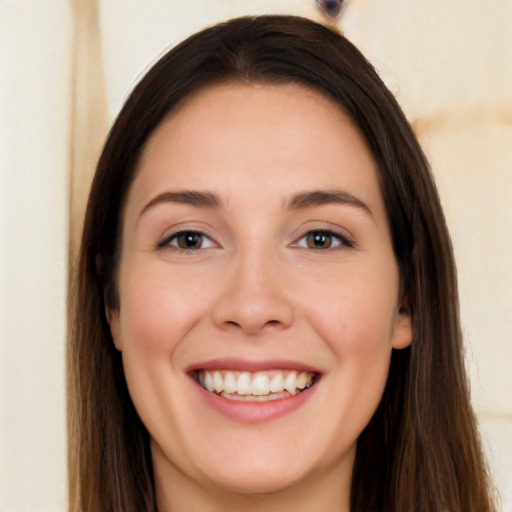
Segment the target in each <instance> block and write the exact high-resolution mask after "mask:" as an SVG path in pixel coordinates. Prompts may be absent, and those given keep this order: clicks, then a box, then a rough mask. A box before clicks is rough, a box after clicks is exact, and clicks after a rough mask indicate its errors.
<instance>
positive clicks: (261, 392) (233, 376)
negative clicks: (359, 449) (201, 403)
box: [197, 370, 314, 401]
mask: <svg viewBox="0 0 512 512" xmlns="http://www.w3.org/2000/svg"><path fill="white" fill-rule="evenodd" d="M237 376H238V378H237ZM197 379H198V381H199V383H200V384H201V386H203V388H205V389H206V390H208V391H210V392H212V393H213V392H214V393H217V394H218V395H222V396H225V397H226V398H231V399H234V400H237V399H242V400H246V399H251V400H256V401H257V400H268V399H277V398H283V397H286V396H289V395H296V394H297V393H298V392H300V391H302V390H304V389H306V388H308V387H309V386H311V385H312V384H313V381H314V375H313V374H312V373H310V372H305V371H304V372H300V373H299V372H297V371H295V370H292V371H288V370H271V371H270V372H269V373H266V372H257V373H250V372H240V373H239V372H234V371H227V370H226V371H222V370H215V371H214V372H210V371H201V372H197ZM285 390H286V391H285ZM286 392H287V393H286ZM283 393H285V395H282V394H283ZM226 395H229V396H226Z"/></svg>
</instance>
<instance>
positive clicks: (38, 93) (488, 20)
mask: <svg viewBox="0 0 512 512" xmlns="http://www.w3.org/2000/svg"><path fill="white" fill-rule="evenodd" d="M253 13H292V14H298V15H304V16H308V17H311V18H314V19H317V20H320V19H321V16H320V14H319V13H318V11H317V10H316V8H315V5H314V2H313V1H312V0H252V1H251V0H186V1H177V0H102V1H95V0H75V1H70V0H0V510H1V511H2V512H46V511H48V512H49V511H52V512H54V511H57V512H64V511H65V510H66V489H65V485H66V470H65V415H64V407H65V393H64V345H65V312H66V286H67V279H68V258H69V256H70V255H71V257H73V256H74V254H75V251H76V246H77V240H78V234H79V231H80V225H81V218H82V215H83V208H84V203H85V199H86V197H87V192H88V186H89V180H90V177H91V173H92V171H93V168H94V163H95V160H96V158H97V155H98V151H99V148H100V146H101V142H102V140H103V138H104V137H105V134H106V132H107V129H108V126H109V124H110V123H111V122H112V120H113V118H114V117H115V115H116V113H117V111H118V109H119V108H120V106H121V104H122V102H123V99H124V98H125V97H126V94H127V93H128V91H129V90H130V89H131V87H132V86H133V84H134V83H135V82H136V81H137V79H138V77H140V75H141V73H143V71H144V70H145V69H146V68H147V67H148V66H149V65H150V64H151V63H152V62H153V61H154V59H155V58H156V57H157V56H158V55H160V54H161V53H162V52H163V51H164V50H165V49H166V48H168V47H169V46H171V45H173V44H175V43H176V42H178V41H179V40H181V39H182V38H184V37H185V36H186V35H188V34H189V33H191V32H193V31H195V30H196V29H199V28H201V27H203V26H204V25H207V24H211V23H213V22H215V21H218V20H221V19H225V18H228V17H232V16H236V15H242V14H253ZM339 23H340V24H341V26H342V28H343V30H344V32H345V34H346V35H347V36H348V37H349V39H351V40H352V41H353V42H354V43H355V44H356V45H357V46H359V48H360V49H361V50H362V51H363V52H364V53H365V54H366V55H367V57H369V59H370V60H371V61H372V62H373V64H374V65H375V66H376V67H377V69H378V70H379V72H380V73H381V76H382V77H383V78H384V79H385V81H386V83H387V84H388V86H389V87H390V88H391V90H392V91H393V92H394V93H395V94H396V95H397V97H398V99H399V101H400V103H401V104H402V106H403V108H404V110H405V112H406V114H407V116H408V118H409V119H410V120H411V122H412V123H413V125H414V127H415V130H416V132H417V133H418V135H419V138H420V140H421V142H422V143H423V145H424V148H425V150H426V152H427V154H428V156H429V158H430V160H431V163H432V166H433V168H434V172H435V175H436V179H437V181H438V185H439V189H440V194H441V198H442V201H443V204H444V207H445V212H446V215H447V218H448V223H449V226H450V228H451V232H452V236H453V242H454V247H455V253H456V258H457V261H458V268H459V276H460V290H461V306H462V319H463V323H464V332H465V337H466V343H467V361H468V368H469V371H470V375H471V382H472V392H473V402H474V406H475V409H476V411H477V413H478V417H479V420H480V425H481V429H482V437H483V439H484V444H485V447H486V449H487V452H488V456H489V460H490V464H491V467H492V469H493V474H494V477H495V480H496V483H497V485H498V487H499V489H500V492H501V496H502V501H503V507H502V510H503V511H506V512H510V511H512V293H511V290H512V257H511V254H512V207H511V206H510V198H511V197H512V177H511V171H512V30H511V29H510V27H512V1H510V0H485V1H482V0H351V1H350V2H348V3H347V4H346V9H345V12H344V14H343V16H342V18H341V21H340V22H339Z"/></svg>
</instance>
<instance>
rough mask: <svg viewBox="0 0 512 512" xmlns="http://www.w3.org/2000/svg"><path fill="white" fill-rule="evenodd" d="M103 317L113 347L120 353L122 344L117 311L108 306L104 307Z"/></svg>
mask: <svg viewBox="0 0 512 512" xmlns="http://www.w3.org/2000/svg"><path fill="white" fill-rule="evenodd" d="M105 317H106V319H107V323H108V325H109V327H110V334H111V336H112V339H113V341H114V346H115V347H116V348H117V350H119V351H120V352H122V350H123V343H122V340H121V328H120V325H119V323H120V320H119V309H112V308H109V307H108V306H105Z"/></svg>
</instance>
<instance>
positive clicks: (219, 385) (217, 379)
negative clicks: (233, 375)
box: [213, 372, 224, 393]
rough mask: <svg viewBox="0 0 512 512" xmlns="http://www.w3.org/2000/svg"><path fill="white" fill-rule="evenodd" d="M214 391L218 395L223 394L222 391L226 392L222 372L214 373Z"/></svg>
mask: <svg viewBox="0 0 512 512" xmlns="http://www.w3.org/2000/svg"><path fill="white" fill-rule="evenodd" d="M213 389H214V390H215V391H216V392H217V393H221V392H222V391H224V379H223V378H222V375H221V373H220V372H214V373H213Z"/></svg>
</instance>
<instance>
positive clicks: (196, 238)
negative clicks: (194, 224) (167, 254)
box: [176, 231, 203, 250]
mask: <svg viewBox="0 0 512 512" xmlns="http://www.w3.org/2000/svg"><path fill="white" fill-rule="evenodd" d="M176 244H177V246H178V247H179V248H180V249H189V250H190V249H200V248H201V245H202V244H203V235H201V233H195V232H194V231H185V232H184V233H179V234H178V235H176Z"/></svg>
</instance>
